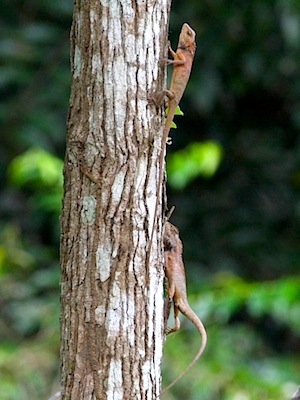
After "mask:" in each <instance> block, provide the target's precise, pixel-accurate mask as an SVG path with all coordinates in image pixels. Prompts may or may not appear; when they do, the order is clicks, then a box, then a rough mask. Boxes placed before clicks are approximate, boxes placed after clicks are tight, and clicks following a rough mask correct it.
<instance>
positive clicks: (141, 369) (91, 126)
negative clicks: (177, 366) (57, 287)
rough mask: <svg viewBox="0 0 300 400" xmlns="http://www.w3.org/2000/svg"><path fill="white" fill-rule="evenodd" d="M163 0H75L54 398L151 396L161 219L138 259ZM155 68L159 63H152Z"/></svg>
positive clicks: (152, 150) (158, 323)
mask: <svg viewBox="0 0 300 400" xmlns="http://www.w3.org/2000/svg"><path fill="white" fill-rule="evenodd" d="M169 3H170V1H169V0H158V1H153V0H144V1H142V0H139V1H135V2H124V1H122V0H100V1H99V0H97V1H96V0H85V1H83V0H77V1H75V8H74V16H73V24H72V31H71V46H72V50H71V60H72V61H71V67H72V88H71V99H70V111H69V120H68V136H67V149H66V158H65V169H64V175H65V192H64V203H63V211H62V216H61V227H62V236H61V306H62V307H61V385H62V399H72V400H80V399H83V400H85V399H101V400H104V399H114V400H117V399H120V400H124V399H156V398H159V392H160V386H161V378H160V366H161V357H162V343H163V326H162V324H163V315H162V314H163V275H164V274H163V265H162V260H163V254H162V243H161V241H162V240H161V235H160V233H161V230H160V226H161V224H158V229H159V235H157V236H156V237H157V240H154V241H153V244H152V249H151V253H150V254H151V256H150V260H149V262H148V260H147V254H148V255H149V249H148V247H147V245H148V242H149V236H150V234H151V229H152V225H153V221H154V215H153V214H154V206H155V199H156V193H157V184H158V182H157V177H158V156H159V153H160V151H161V149H160V141H161V134H162V128H163V115H162V114H161V113H159V114H158V111H159V110H157V109H156V108H155V107H154V106H153V105H150V104H149V101H148V99H149V95H151V93H152V92H154V91H156V90H161V89H162V86H163V82H164V71H162V68H161V65H160V63H159V59H160V58H161V57H163V56H164V55H165V54H164V53H165V49H166V37H167V29H166V28H167V22H168V11H169ZM162 72H163V73H162Z"/></svg>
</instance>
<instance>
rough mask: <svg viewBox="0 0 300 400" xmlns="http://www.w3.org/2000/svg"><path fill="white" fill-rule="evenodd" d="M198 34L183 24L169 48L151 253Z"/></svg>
mask: <svg viewBox="0 0 300 400" xmlns="http://www.w3.org/2000/svg"><path fill="white" fill-rule="evenodd" d="M195 39H196V33H195V31H193V29H192V28H191V27H190V26H189V25H188V24H183V26H182V28H181V32H180V35H179V41H178V47H177V50H176V52H175V51H174V50H172V48H171V47H170V46H169V51H170V54H171V55H172V57H173V60H167V63H168V64H173V74H172V79H171V85H170V89H169V90H167V91H165V93H164V94H165V95H167V97H168V98H169V102H168V109H169V112H168V115H167V119H166V124H165V127H164V131H163V136H162V140H161V153H160V157H159V166H158V167H159V177H158V192H157V197H156V203H155V209H154V220H153V227H152V232H151V237H150V245H149V252H150V251H151V246H152V241H153V234H154V231H155V228H156V222H157V221H156V220H157V210H158V204H159V199H160V197H161V193H162V184H163V176H164V168H163V166H164V159H165V153H166V143H167V140H168V136H169V132H170V129H171V125H172V122H173V118H174V115H175V111H176V107H177V106H178V105H179V102H180V100H181V98H182V96H183V93H184V91H185V88H186V85H187V83H188V81H189V77H190V73H191V70H192V64H193V60H194V54H195V50H196V41H195Z"/></svg>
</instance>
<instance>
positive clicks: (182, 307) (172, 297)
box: [162, 222, 207, 394]
mask: <svg viewBox="0 0 300 400" xmlns="http://www.w3.org/2000/svg"><path fill="white" fill-rule="evenodd" d="M164 248H165V269H166V277H167V279H168V298H169V301H170V302H173V304H174V317H175V326H174V328H172V329H168V331H167V334H169V333H172V332H176V331H178V330H179V328H180V320H179V316H178V314H179V311H180V312H181V313H182V314H183V315H184V316H185V317H187V318H188V319H189V320H190V321H191V322H192V323H193V324H194V325H195V327H196V328H197V329H198V331H199V332H200V334H201V337H202V342H201V346H200V348H199V351H198V353H197V354H196V356H195V358H194V359H193V361H192V362H191V363H190V365H189V366H188V367H187V368H186V369H185V370H184V371H183V372H182V373H181V374H180V375H179V376H178V377H177V378H176V379H175V380H174V381H173V382H172V383H171V384H170V385H168V386H167V387H166V388H165V389H164V390H163V391H162V394H163V393H165V392H166V391H167V390H168V389H170V388H171V387H172V386H174V385H175V383H177V382H178V381H179V380H180V379H181V378H182V377H183V376H184V375H185V374H186V373H187V372H188V371H189V370H190V369H191V368H192V367H193V365H194V364H195V363H196V362H197V361H198V360H199V358H200V357H201V355H202V353H203V351H204V349H205V347H206V342H207V335H206V330H205V328H204V326H203V324H202V322H201V321H200V319H199V318H198V317H197V315H196V314H195V313H194V311H193V310H192V309H191V307H190V305H189V303H188V300H187V292H186V278H185V270H184V264H183V260H182V242H181V240H180V237H179V230H178V228H176V226H174V225H172V224H171V223H170V222H166V224H165V233H164Z"/></svg>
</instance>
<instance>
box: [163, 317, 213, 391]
mask: <svg viewBox="0 0 300 400" xmlns="http://www.w3.org/2000/svg"><path fill="white" fill-rule="evenodd" d="M197 328H198V330H199V332H200V334H201V337H202V341H201V346H200V348H199V350H198V353H197V354H196V356H195V358H194V359H193V361H192V362H191V363H190V364H189V366H188V367H187V368H186V369H185V370H184V371H183V372H181V374H180V375H179V376H177V378H176V379H174V381H173V382H171V383H170V384H169V385H168V386H167V387H165V388H164V390H163V391H162V392H161V394H162V395H164V393H165V392H166V391H167V390H169V389H171V387H173V386H174V385H175V384H176V383H177V382H178V381H179V380H180V379H181V378H183V377H184V376H185V375H186V374H187V373H188V372H189V370H190V369H191V368H192V367H193V366H194V365H195V364H196V362H197V361H198V360H199V358H200V357H201V356H202V354H203V352H204V349H205V347H206V343H207V333H206V330H205V327H204V325H203V323H202V322H201V321H200V319H199V320H198V321H197Z"/></svg>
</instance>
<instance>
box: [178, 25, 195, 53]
mask: <svg viewBox="0 0 300 400" xmlns="http://www.w3.org/2000/svg"><path fill="white" fill-rule="evenodd" d="M178 48H179V49H181V50H187V51H189V52H190V53H192V55H194V53H195V50H196V32H195V31H194V30H193V29H192V28H191V27H190V26H189V25H188V24H186V23H185V24H183V25H182V28H181V32H180V36H179V42H178Z"/></svg>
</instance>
